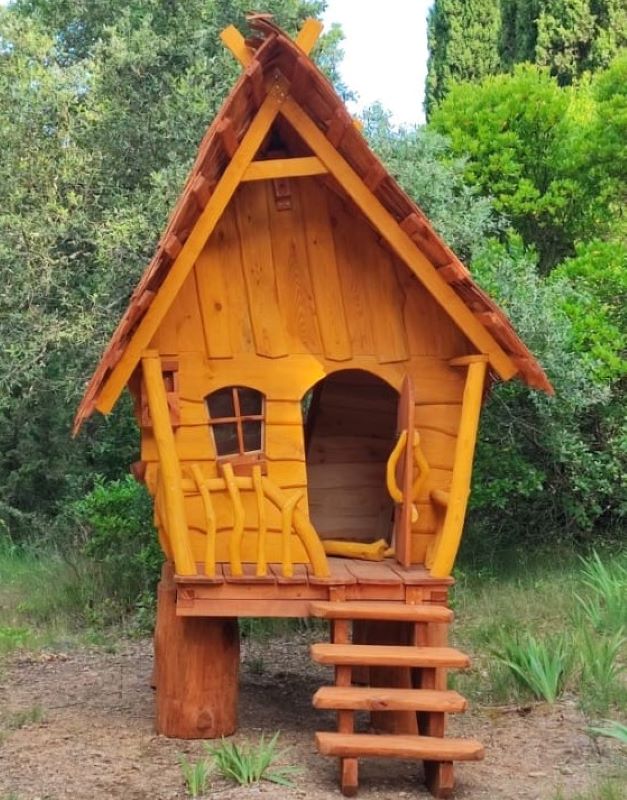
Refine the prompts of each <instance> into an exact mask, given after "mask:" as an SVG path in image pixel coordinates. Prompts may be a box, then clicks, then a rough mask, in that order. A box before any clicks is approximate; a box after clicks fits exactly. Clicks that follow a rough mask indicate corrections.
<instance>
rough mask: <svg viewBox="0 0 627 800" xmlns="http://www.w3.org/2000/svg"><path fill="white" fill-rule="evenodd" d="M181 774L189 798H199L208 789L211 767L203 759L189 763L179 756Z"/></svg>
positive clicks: (185, 758) (184, 757)
mask: <svg viewBox="0 0 627 800" xmlns="http://www.w3.org/2000/svg"><path fill="white" fill-rule="evenodd" d="M179 764H180V766H181V773H182V774H183V780H184V781H185V788H186V790H187V793H188V794H189V796H190V797H201V796H202V795H204V794H206V793H207V790H208V789H209V779H210V777H211V773H212V772H213V766H212V765H211V764H210V763H209V762H208V761H207V760H206V759H204V758H201V759H199V760H198V761H189V759H188V758H187V757H186V756H184V755H182V754H181V755H180V756H179Z"/></svg>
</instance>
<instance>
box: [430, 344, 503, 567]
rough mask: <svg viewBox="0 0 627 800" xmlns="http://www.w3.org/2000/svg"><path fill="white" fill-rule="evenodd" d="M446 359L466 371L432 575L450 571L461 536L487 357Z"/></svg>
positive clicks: (431, 564) (432, 549)
mask: <svg viewBox="0 0 627 800" xmlns="http://www.w3.org/2000/svg"><path fill="white" fill-rule="evenodd" d="M450 363H451V366H455V367H464V366H465V367H468V372H467V373H466V384H465V386H464V397H463V400H462V414H461V419H460V423H459V432H458V434H457V444H456V446H455V460H454V464H453V477H452V480H451V489H450V492H449V500H448V508H447V509H446V516H445V517H444V522H443V524H442V526H441V528H440V531H439V533H438V535H437V536H436V539H435V542H434V543H433V546H432V547H430V549H429V551H428V553H427V559H426V566H427V567H429V569H430V571H431V575H432V577H434V578H445V577H447V576H448V575H450V574H451V571H452V569H453V564H454V563H455V558H456V557H457V551H458V550H459V545H460V542H461V538H462V531H463V528H464V519H465V517H466V506H467V505H468V497H469V495H470V479H471V477H472V462H473V457H474V453H475V443H476V441H477V430H478V428H479V415H480V413H481V399H482V396H483V387H484V383H485V376H486V370H487V367H488V357H487V356H481V355H479V356H467V357H462V358H457V359H453V361H452V362H450Z"/></svg>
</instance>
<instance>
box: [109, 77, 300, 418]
mask: <svg viewBox="0 0 627 800" xmlns="http://www.w3.org/2000/svg"><path fill="white" fill-rule="evenodd" d="M287 88H288V87H287V82H286V81H285V79H284V78H282V77H281V76H279V77H278V78H277V79H276V80H275V82H274V83H273V84H272V86H271V88H270V91H269V93H268V96H267V97H266V99H265V100H264V101H263V103H262V105H261V107H260V109H259V111H258V112H257V115H256V116H255V118H254V119H253V121H252V122H251V124H250V127H249V129H248V131H247V132H246V134H245V135H244V137H243V139H242V141H241V142H240V145H239V147H238V148H237V152H236V153H235V155H234V156H233V158H232V159H231V161H230V163H229V165H228V166H227V168H226V169H225V170H224V173H223V175H222V177H221V178H220V181H219V182H218V184H217V186H216V189H215V191H214V192H213V194H212V195H211V198H210V199H209V201H208V203H207V205H206V206H205V209H204V211H203V212H202V214H201V215H200V217H199V218H198V220H197V222H196V224H195V226H194V229H193V230H192V232H191V233H190V235H189V238H188V239H187V241H186V242H185V244H184V245H183V247H182V249H181V252H180V253H179V255H178V256H177V258H176V260H175V261H174V263H173V264H172V267H171V268H170V271H169V272H168V274H167V275H166V277H165V279H164V281H163V283H162V284H161V286H160V288H159V291H158V292H157V294H156V296H155V298H154V300H153V302H152V303H151V305H150V308H149V309H148V310H147V311H146V314H145V316H144V317H143V318H142V321H141V322H140V323H139V325H138V327H137V330H136V331H135V333H134V334H133V336H132V338H131V340H130V341H129V342H128V344H127V345H126V348H125V352H124V354H123V356H122V358H121V359H120V361H119V362H118V363H117V365H116V366H115V368H114V369H113V371H112V372H111V374H110V375H109V376H108V378H107V381H106V383H105V384H104V386H103V387H102V389H101V391H100V396H99V397H98V401H97V402H96V408H97V409H98V411H100V412H101V413H103V414H108V413H109V412H110V411H111V409H112V408H113V406H114V405H115V402H116V401H117V399H118V397H119V396H120V392H121V391H122V389H123V388H124V387H125V386H126V384H127V382H128V379H129V378H130V376H131V373H132V372H133V370H134V369H135V366H136V365H137V362H138V361H139V359H140V358H141V355H142V352H143V351H144V350H145V349H146V347H148V346H149V344H150V341H151V339H152V337H153V336H154V334H155V332H156V330H157V328H158V327H159V325H160V324H161V322H162V320H163V318H164V316H165V314H166V312H167V311H168V309H169V308H170V306H171V304H172V301H173V300H174V298H175V297H176V295H177V294H178V292H179V291H180V289H181V287H182V286H183V283H184V282H185V279H186V278H187V276H188V274H189V271H190V270H191V269H192V267H193V266H194V263H195V262H196V259H197V258H198V256H199V255H200V253H201V251H202V249H203V247H204V246H205V243H206V242H207V239H208V238H209V236H210V235H211V233H212V232H213V229H214V228H215V226H216V225H217V223H218V220H219V219H220V217H221V216H222V214H223V212H224V209H225V208H226V206H227V204H228V203H229V201H230V200H231V198H232V197H233V194H234V193H235V190H236V189H237V187H238V186H239V184H240V181H241V178H242V175H243V174H244V172H246V169H247V167H248V165H249V164H250V162H251V161H252V159H253V158H254V156H255V154H256V152H257V151H258V149H259V147H260V146H261V143H262V142H263V140H264V138H265V136H266V134H267V132H268V131H269V129H270V126H271V125H272V123H273V122H274V120H275V119H276V116H277V113H278V111H279V108H280V107H281V105H282V103H283V102H284V101H285V99H286V97H287Z"/></svg>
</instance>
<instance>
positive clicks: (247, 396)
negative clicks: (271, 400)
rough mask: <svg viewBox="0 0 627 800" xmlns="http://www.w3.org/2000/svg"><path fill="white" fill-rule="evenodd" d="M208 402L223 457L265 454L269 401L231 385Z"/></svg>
mask: <svg viewBox="0 0 627 800" xmlns="http://www.w3.org/2000/svg"><path fill="white" fill-rule="evenodd" d="M205 400H206V403H207V411H208V413H209V425H210V426H211V430H212V432H213V438H214V441H215V445H216V453H217V455H218V457H219V458H221V457H225V456H235V457H237V456H245V455H248V454H260V453H261V452H262V450H263V421H264V412H265V398H264V395H263V394H262V393H261V392H258V391H257V390H256V389H249V388H248V387H247V386H227V387H225V388H224V389H218V390H217V391H215V392H212V393H211V394H210V395H208V396H207V397H206V398H205Z"/></svg>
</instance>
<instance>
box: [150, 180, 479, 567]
mask: <svg viewBox="0 0 627 800" xmlns="http://www.w3.org/2000/svg"><path fill="white" fill-rule="evenodd" d="M290 202H291V208H289V209H284V210H279V208H278V207H277V203H276V202H275V197H274V189H273V184H272V182H251V183H247V184H242V185H241V186H240V187H239V189H238V190H237V193H236V195H235V198H234V200H233V202H232V203H231V205H230V206H229V208H228V209H227V211H226V213H225V214H224V216H223V218H222V220H221V221H220V223H219V225H218V227H217V229H216V230H215V232H214V234H213V235H212V237H211V239H210V240H209V242H208V243H207V246H206V247H205V249H204V251H203V253H202V255H201V257H200V258H199V259H198V261H197V263H196V265H195V268H194V270H193V271H192V272H191V273H190V276H189V278H188V279H187V281H186V283H185V285H184V286H183V288H182V290H181V292H180V294H179V296H178V298H177V299H176V301H175V302H174V304H173V305H172V307H171V309H170V311H169V312H168V314H167V316H166V318H165V320H164V322H163V324H162V325H161V327H160V329H159V331H158V333H157V334H156V336H155V338H154V340H153V342H152V345H151V346H152V347H155V348H157V349H159V351H160V353H161V354H162V355H163V356H176V357H177V358H178V361H179V368H180V371H179V384H180V396H181V397H180V405H181V424H180V426H179V427H178V428H177V430H176V434H175V438H176V443H177V448H178V452H179V457H180V459H181V461H182V462H183V464H184V465H185V462H191V461H195V462H200V463H201V464H202V467H203V469H204V470H205V472H206V473H207V474H215V471H216V466H215V462H214V461H213V459H214V457H215V453H214V449H213V443H212V439H211V435H210V432H209V426H208V424H207V423H208V419H207V411H206V408H205V405H204V397H205V396H206V395H207V394H208V393H209V392H211V391H213V390H214V389H217V388H220V387H221V386H225V385H233V384H242V385H248V386H252V387H254V388H257V389H259V390H261V391H263V392H264V393H265V394H266V396H267V403H268V404H267V423H266V433H265V436H266V456H267V459H268V471H269V476H270V477H271V478H272V480H274V481H275V482H276V483H277V484H278V485H279V486H282V487H289V488H303V489H305V490H307V470H306V463H305V449H304V437H303V431H302V419H301V409H300V400H301V398H302V396H303V395H304V394H305V392H306V391H307V389H309V388H310V387H311V386H313V385H314V384H315V383H316V381H318V380H319V379H320V378H322V377H323V376H324V375H326V374H329V373H331V372H334V371H337V370H345V369H365V370H367V371H370V372H372V373H373V374H376V375H378V376H380V377H382V378H383V379H384V380H386V381H387V382H388V383H389V384H391V386H393V387H394V388H395V389H397V390H398V389H399V388H400V384H401V382H402V379H403V376H404V374H405V373H406V372H409V373H410V374H412V376H413V378H414V382H415V386H416V403H417V405H416V424H417V427H418V429H419V431H420V433H421V437H422V443H423V449H424V451H425V454H426V456H427V459H428V460H429V462H430V464H431V466H432V474H431V478H430V481H429V483H428V485H427V486H426V488H425V490H424V493H423V497H422V498H421V505H420V511H421V514H420V519H419V521H418V523H417V524H416V528H415V531H416V534H417V535H416V536H415V537H414V558H415V560H421V559H422V557H423V555H424V549H425V547H426V544H427V541H428V535H430V533H431V532H432V530H433V526H434V518H433V512H432V509H431V507H430V505H429V503H428V492H429V490H430V489H431V488H434V487H438V488H448V486H449V484H450V477H451V467H452V461H453V455H454V447H455V441H456V435H457V427H458V422H459V413H460V408H461V405H460V404H461V398H462V392H463V374H462V373H463V371H460V370H455V369H453V368H451V367H449V366H448V364H447V361H448V359H450V358H453V357H456V356H460V355H463V354H465V353H468V352H470V351H471V348H470V346H469V343H468V341H467V340H466V338H465V337H464V336H463V334H461V333H460V332H459V330H458V329H457V328H456V326H455V325H454V324H453V323H452V322H451V321H450V319H449V317H448V316H447V315H446V314H445V313H444V312H443V311H442V310H441V309H440V308H439V306H438V305H437V303H435V301H433V300H432V299H431V297H430V295H429V294H428V293H427V292H426V291H425V290H424V289H423V288H422V286H421V285H420V284H419V283H418V281H417V280H416V278H414V277H413V275H412V274H411V273H410V271H409V270H408V269H407V268H406V267H405V266H404V265H403V264H401V263H400V262H399V261H398V260H397V259H396V258H395V257H394V256H393V255H392V254H391V253H390V252H389V251H388V250H387V249H386V248H385V247H384V246H383V245H382V244H381V243H380V241H379V239H378V237H377V236H376V234H375V233H374V232H373V231H372V229H371V228H370V227H369V225H368V224H367V223H366V222H365V221H364V220H363V219H362V218H360V217H359V216H358V215H357V214H356V212H354V211H353V209H352V208H351V207H350V206H349V204H348V201H344V200H343V199H341V198H340V197H339V196H337V195H336V194H335V193H334V192H333V191H331V190H330V189H328V188H326V187H325V186H324V185H323V184H322V182H321V181H319V180H318V179H316V178H301V179H292V180H291V181H290ZM142 459H143V460H144V461H146V462H149V463H154V462H155V460H156V449H155V446H154V442H153V441H152V438H151V431H150V429H149V428H146V429H144V430H143V431H142ZM310 488H311V487H310ZM306 502H307V498H306V499H305V501H304V502H303V503H302V504H301V506H300V507H301V508H303V510H305V511H306V510H307V509H306ZM311 502H312V503H313V504H314V506H315V507H318V499H316V498H315V497H313V498H311ZM196 505H197V503H196V501H193V502H192V501H191V500H190V512H191V506H194V507H195V506H196ZM225 513H226V512H225ZM312 513H313V514H314V516H315V514H316V513H317V512H316V511H313V512H312ZM195 514H196V512H193V515H194V516H195ZM252 515H254V510H251V519H252ZM336 532H337V531H336ZM199 535H200V534H199ZM199 546H200V545H199Z"/></svg>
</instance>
